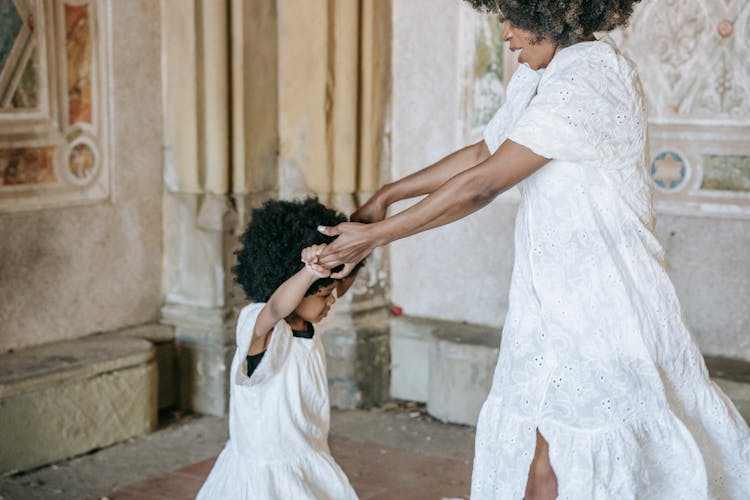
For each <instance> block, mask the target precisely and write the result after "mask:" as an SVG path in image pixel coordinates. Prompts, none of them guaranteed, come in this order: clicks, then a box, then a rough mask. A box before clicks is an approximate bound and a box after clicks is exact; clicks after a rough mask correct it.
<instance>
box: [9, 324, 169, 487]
mask: <svg viewBox="0 0 750 500" xmlns="http://www.w3.org/2000/svg"><path fill="white" fill-rule="evenodd" d="M157 383H158V381H157V366H156V361H155V349H154V347H153V346H152V345H151V343H150V342H148V341H145V340H141V339H137V338H128V337H127V336H123V335H119V334H106V335H95V336H91V337H86V338H82V339H76V340H70V341H64V342H56V343H52V344H46V345H42V346H38V347H32V348H29V349H24V350H21V351H18V352H13V353H9V354H3V355H0V443H2V446H0V475H4V474H9V473H12V472H15V471H22V470H27V469H31V468H34V467H38V466H41V465H44V464H48V463H51V462H54V461H57V460H60V459H63V458H66V457H70V456H74V455H78V454H81V453H84V452H87V451H90V450H92V449H95V448H101V447H104V446H108V445H111V444H113V443H116V442H119V441H123V440H126V439H128V438H130V437H133V436H137V435H141V434H145V433H148V432H150V431H151V430H153V429H154V428H155V427H156V424H157Z"/></svg>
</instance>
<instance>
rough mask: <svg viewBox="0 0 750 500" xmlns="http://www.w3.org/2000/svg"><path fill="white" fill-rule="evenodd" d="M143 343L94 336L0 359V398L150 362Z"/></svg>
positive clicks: (147, 347)
mask: <svg viewBox="0 0 750 500" xmlns="http://www.w3.org/2000/svg"><path fill="white" fill-rule="evenodd" d="M153 358H154V348H153V347H152V346H151V344H150V343H149V342H147V341H145V340H139V339H131V338H118V337H117V336H114V335H94V336H91V337H86V338H83V339H75V340H68V341H64V342H55V343H52V344H45V345H42V346H37V347H32V348H29V349H24V350H21V351H16V352H13V353H10V354H2V355H0V398H4V397H8V396H12V395H14V394H18V393H23V392H28V391H33V390H35V389H37V388H39V387H44V386H48V385H49V384H53V383H62V382H64V381H65V380H68V379H73V378H86V377H91V376H94V375H97V374H100V373H105V372H111V371H115V370H120V369H122V368H126V367H129V366H135V365H139V364H143V363H146V362H149V361H151V360H153Z"/></svg>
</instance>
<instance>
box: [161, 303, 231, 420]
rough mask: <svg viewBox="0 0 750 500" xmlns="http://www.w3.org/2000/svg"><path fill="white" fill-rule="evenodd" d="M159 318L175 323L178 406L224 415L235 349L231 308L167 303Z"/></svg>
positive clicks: (204, 412)
mask: <svg viewBox="0 0 750 500" xmlns="http://www.w3.org/2000/svg"><path fill="white" fill-rule="evenodd" d="M162 321H163V322H165V323H168V324H171V325H174V327H175V358H176V364H177V370H176V371H177V380H178V392H177V404H178V406H179V407H180V408H181V409H184V410H188V411H193V412H197V413H203V414H206V415H225V414H226V413H227V409H228V408H229V368H230V366H231V364H232V356H233V355H234V351H235V343H234V324H235V318H234V314H233V312H232V310H231V309H212V308H201V307H194V306H184V305H174V304H168V305H166V306H164V308H163V309H162Z"/></svg>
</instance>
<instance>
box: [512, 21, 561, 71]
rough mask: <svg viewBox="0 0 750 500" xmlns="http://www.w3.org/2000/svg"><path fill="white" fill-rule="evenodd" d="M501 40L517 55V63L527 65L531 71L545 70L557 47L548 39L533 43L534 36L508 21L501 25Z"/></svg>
mask: <svg viewBox="0 0 750 500" xmlns="http://www.w3.org/2000/svg"><path fill="white" fill-rule="evenodd" d="M503 40H504V41H505V42H508V47H509V48H510V50H511V51H513V52H514V53H517V54H518V62H519V63H526V64H528V65H529V66H530V67H531V69H533V70H537V69H540V68H546V67H547V65H548V64H549V63H550V61H552V58H553V57H554V56H555V53H556V52H557V49H558V47H557V45H555V44H554V43H552V41H550V40H548V39H542V40H540V41H538V42H534V34H533V33H532V32H530V31H526V30H522V29H521V28H519V27H517V26H515V25H514V24H513V23H511V22H510V21H505V23H504V24H503Z"/></svg>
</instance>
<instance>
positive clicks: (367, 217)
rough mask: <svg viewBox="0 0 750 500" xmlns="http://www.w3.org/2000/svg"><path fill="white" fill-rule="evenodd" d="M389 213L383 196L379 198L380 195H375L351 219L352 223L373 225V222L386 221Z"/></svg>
mask: <svg viewBox="0 0 750 500" xmlns="http://www.w3.org/2000/svg"><path fill="white" fill-rule="evenodd" d="M387 211H388V205H387V204H386V203H385V201H384V200H383V199H382V197H381V196H378V193H375V194H374V195H372V197H371V198H370V199H369V200H367V202H365V204H364V205H362V206H361V207H359V208H358V209H357V210H356V211H355V212H354V213H353V214H352V215H351V217H350V219H351V221H352V222H364V223H366V224H372V223H373V222H380V221H381V220H383V219H385V215H386V213H387Z"/></svg>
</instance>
